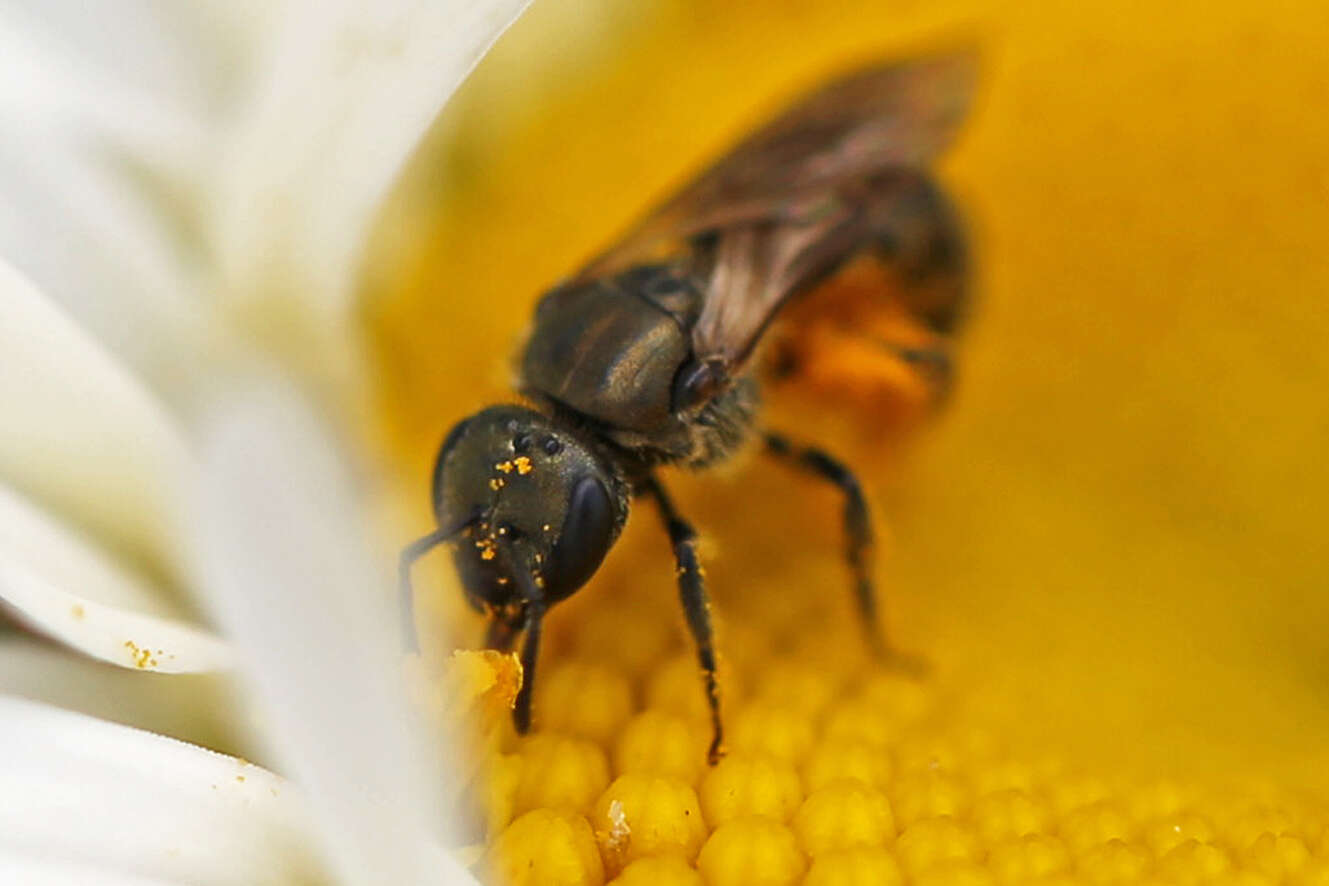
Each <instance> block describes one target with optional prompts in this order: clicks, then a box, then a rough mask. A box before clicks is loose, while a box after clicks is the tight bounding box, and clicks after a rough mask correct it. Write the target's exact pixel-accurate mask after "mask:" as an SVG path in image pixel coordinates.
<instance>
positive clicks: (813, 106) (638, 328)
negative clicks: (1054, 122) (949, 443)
mask: <svg viewBox="0 0 1329 886" xmlns="http://www.w3.org/2000/svg"><path fill="white" fill-rule="evenodd" d="M975 67H976V65H975V62H974V58H973V56H972V54H970V53H956V54H948V55H937V56H931V57H925V58H919V59H914V60H910V61H905V62H896V63H890V64H885V65H878V66H874V67H870V68H868V69H866V70H861V71H858V72H856V73H853V74H851V75H850V76H847V77H844V78H842V79H838V80H835V81H834V82H831V83H830V84H828V85H826V86H824V87H822V88H820V89H818V90H817V91H815V92H813V93H811V94H810V95H808V96H806V97H804V98H803V99H802V100H800V101H798V102H796V103H794V104H793V106H792V107H790V108H789V109H788V110H786V111H785V112H784V113H782V114H779V115H778V116H776V117H775V118H774V119H773V120H772V121H771V122H769V123H768V124H766V125H765V126H764V127H762V128H760V129H759V130H757V131H756V132H755V133H754V134H752V135H751V136H749V137H748V138H746V139H744V140H743V141H742V142H740V143H739V144H738V145H737V146H736V147H735V148H734V149H733V150H732V151H731V152H730V153H728V154H727V155H725V156H724V157H723V158H721V159H720V160H719V161H718V162H716V163H715V164H714V165H712V166H711V167H710V168H709V169H707V170H706V171H705V172H703V173H702V174H701V175H700V176H699V177H697V178H696V179H694V180H693V181H692V182H691V183H690V184H688V185H687V186H686V187H684V188H683V189H682V190H681V191H679V192H678V193H677V194H676V195H674V196H673V197H672V198H671V199H669V200H667V201H666V202H664V203H663V204H662V205H660V206H659V207H657V208H656V209H655V210H654V211H653V212H651V213H649V214H648V215H646V217H645V218H644V219H643V220H642V221H640V222H639V223H638V224H637V225H636V226H635V227H633V228H632V229H631V230H630V231H629V232H628V233H627V234H626V236H624V237H623V238H622V239H621V240H620V241H619V242H617V243H616V244H615V245H613V246H612V247H610V248H609V249H608V250H606V251H605V252H603V253H602V254H600V255H598V256H596V257H595V258H594V259H592V260H591V261H590V262H589V263H588V264H586V266H585V267H583V268H582V269H581V270H580V271H578V272H577V273H576V274H575V275H574V276H572V277H571V278H570V279H568V280H566V281H564V282H563V283H561V284H559V285H557V286H555V287H554V288H552V289H551V290H550V291H548V292H547V293H545V294H544V295H543V296H542V297H541V299H540V300H539V303H538V305H537V306H536V310H535V322H534V325H533V327H532V331H531V333H530V336H529V338H528V339H527V341H526V343H525V346H524V350H523V351H522V354H521V358H520V370H519V373H520V381H519V390H520V392H521V394H522V395H523V396H524V397H525V398H526V402H527V405H520V406H519V405H500V406H491V407H489V408H486V409H483V410H481V411H480V412H477V413H476V414H474V415H472V416H470V417H469V418H466V419H464V420H463V421H461V422H460V423H458V424H457V425H456V426H455V427H453V428H452V430H451V431H450V432H449V433H448V434H447V436H446V438H445V439H444V441H443V443H442V445H441V447H440V449H439V452H438V458H437V461H436V463H435V467H434V472H433V482H432V502H433V510H434V515H435V518H436V520H437V527H438V528H437V529H435V530H434V531H433V532H430V533H428V534H427V535H425V536H424V537H422V538H420V539H418V540H416V541H414V542H413V543H411V544H410V545H409V546H407V547H406V549H405V550H404V551H403V552H402V555H401V561H400V578H401V589H402V595H403V612H404V613H405V619H406V630H407V636H408V638H409V641H410V642H411V643H412V644H414V642H415V640H414V621H413V616H412V614H411V587H410V571H411V566H412V564H413V563H414V562H415V561H416V560H417V559H418V558H419V557H421V556H422V555H423V554H424V553H426V552H427V551H429V550H431V549H432V548H434V547H436V546H438V545H440V544H443V543H445V542H450V543H453V551H452V558H453V562H454V564H455V567H456V569H457V571H458V574H459V577H460V579H461V584H462V587H463V589H464V593H465V594H466V597H467V599H468V601H469V602H470V604H471V605H472V606H474V607H475V608H476V609H477V610H479V611H481V612H483V613H485V614H486V615H487V616H488V619H489V622H488V624H489V626H488V630H487V635H486V639H485V644H486V646H488V647H490V648H494V649H499V650H502V651H509V650H511V649H512V648H513V647H514V645H515V644H516V641H517V640H518V638H519V637H520V638H521V641H522V646H521V656H520V657H521V664H522V668H523V673H524V680H523V682H522V686H521V689H520V691H519V693H518V695H517V698H516V700H515V706H514V710H513V719H514V723H515V726H516V728H517V731H518V732H526V731H527V730H528V729H529V727H530V723H531V694H532V686H533V685H534V682H535V674H536V662H537V658H538V653H539V649H540V633H541V626H542V624H543V623H544V619H545V615H546V613H547V612H548V610H549V608H550V607H551V606H552V605H554V604H555V603H557V602H559V601H560V600H563V599H564V598H566V597H568V596H569V595H571V594H572V593H574V592H575V591H577V590H578V589H579V588H581V587H582V586H583V585H584V584H586V582H587V581H589V580H590V578H591V577H592V576H593V575H594V574H595V572H596V570H597V569H598V568H599V566H600V564H601V562H602V561H603V560H604V558H605V556H606V554H607V553H608V552H609V549H610V548H611V547H612V545H613V544H614V541H615V540H616V539H617V538H618V536H619V533H620V532H621V530H622V528H623V525H624V523H625V521H626V520H627V517H628V510H629V506H630V504H631V502H632V501H633V500H635V499H650V500H652V502H653V504H654V506H655V508H656V509H657V510H658V511H659V514H660V516H661V518H662V521H663V524H664V529H665V531H666V532H667V533H668V536H669V540H670V542H671V545H672V548H673V554H674V557H675V560H676V564H677V580H678V590H679V596H680V598H681V601H682V606H683V612H684V614H685V615H686V620H687V626H688V629H689V631H690V633H691V635H692V638H693V639H694V640H695V643H696V650H697V658H698V664H699V665H700V670H701V675H702V682H703V686H704V689H705V693H706V698H707V701H708V704H709V709H710V715H711V724H712V739H711V744H710V748H709V759H710V761H711V762H712V763H714V762H715V761H716V760H717V759H719V757H720V755H721V753H722V747H723V734H724V733H723V724H722V718H721V713H720V692H719V687H718V685H717V682H716V652H715V643H714V637H713V632H712V627H711V615H710V604H709V600H708V596H707V591H706V585H705V581H704V578H703V571H702V569H701V566H700V564H699V563H698V558H697V549H696V537H697V536H696V532H695V531H694V529H693V527H692V525H691V524H689V523H688V521H687V520H686V519H684V517H683V515H682V514H681V513H680V512H679V510H678V508H677V507H676V506H675V504H674V501H673V499H672V498H671V497H670V496H669V494H668V493H667V492H666V490H665V488H664V486H663V485H662V484H661V482H660V479H659V477H658V476H657V468H659V467H660V466H663V465H681V466H686V467H689V468H705V467H708V466H710V465H714V464H716V463H717V462H720V461H722V460H723V459H725V458H726V457H728V456H729V455H731V454H732V453H733V452H734V451H735V450H736V449H738V448H739V447H740V446H741V445H742V444H743V443H744V442H745V441H747V440H749V439H755V440H758V441H760V443H761V445H762V446H763V447H764V449H765V451H766V452H767V453H769V454H770V455H772V456H774V457H775V458H777V459H781V460H784V461H786V462H788V463H790V464H791V465H794V466H796V467H798V468H801V469H803V470H805V471H807V472H809V473H811V474H813V475H816V476H818V477H821V478H823V479H825V480H826V481H828V482H829V483H831V484H833V485H834V486H835V487H838V489H839V490H840V493H841V494H842V496H843V499H844V525H845V532H846V535H847V559H848V561H849V566H850V569H851V572H852V575H853V592H854V594H855V597H856V600H857V607H858V610H859V612H860V614H861V616H862V621H863V624H864V626H865V628H866V633H867V642H868V643H869V644H870V646H871V647H872V649H873V650H874V651H875V652H876V653H877V654H878V655H880V656H881V657H882V658H884V659H887V660H900V657H899V655H898V653H896V652H895V651H894V650H892V648H891V647H890V646H889V644H888V642H887V640H886V637H885V633H884V630H883V629H882V627H881V624H880V621H879V620H878V612H877V609H878V604H877V598H876V593H875V590H874V585H873V578H872V567H871V562H870V554H871V547H872V527H871V522H870V520H869V515H868V508H867V505H866V502H865V500H864V496H863V493H862V490H861V488H860V485H859V483H858V481H857V480H856V479H855V477H854V474H853V473H852V472H851V471H850V469H849V468H848V467H847V466H846V465H845V464H843V463H842V462H840V461H839V460H837V459H835V458H833V457H832V456H830V455H829V454H827V453H825V452H823V451H821V450H820V449H817V448H815V447H812V446H807V445H803V444H801V443H796V442H794V441H793V440H792V439H791V438H789V437H787V436H785V435H784V434H781V433H777V432H775V431H772V430H769V429H766V428H763V427H762V426H761V425H760V424H759V422H758V408H757V407H758V396H757V395H758V390H759V386H760V384H761V383H762V382H764V381H768V380H769V378H770V376H771V375H772V373H773V372H775V371H776V370H775V369H773V368H772V366H771V365H770V364H768V363H766V362H763V361H762V360H760V359H755V354H756V352H757V351H758V345H759V344H761V343H762V340H763V338H764V336H766V334H767V332H768V330H770V329H772V327H773V326H774V327H778V326H779V325H780V321H782V320H790V319H791V318H792V317H794V316H795V315H796V312H795V311H793V310H789V309H790V308H791V306H793V305H795V304H797V303H803V302H808V303H817V302H819V301H823V302H824V301H826V299H828V298H829V299H830V301H829V302H827V304H832V305H833V303H834V300H835V298H836V296H835V291H836V278H837V277H838V276H843V275H844V274H845V273H846V269H847V268H849V267H850V266H856V267H860V268H861V267H862V266H864V265H865V264H866V265H868V266H871V267H876V268H878V269H881V270H883V271H885V272H888V273H885V274H884V275H883V274H879V275H877V276H876V277H875V278H873V279H875V280H878V281H884V282H879V283H875V284H873V285H872V286H870V287H869V291H868V292H867V303H868V305H869V307H868V308H867V316H868V317H869V318H870V317H871V316H872V312H874V311H877V310H878V309H880V310H882V311H885V312H886V313H887V314H889V315H891V316H895V317H897V318H899V317H903V318H904V319H905V320H906V321H907V323H906V324H905V325H906V326H907V327H909V328H910V329H912V330H914V332H915V333H921V334H916V335H914V336H913V337H912V339H911V340H909V341H891V340H890V339H889V337H878V338H877V339H874V340H873V343H872V344H873V347H876V348H878V350H879V352H880V354H882V355H884V356H885V357H886V358H888V359H890V360H892V361H895V362H897V363H898V364H899V365H900V366H902V367H904V368H905V369H906V370H907V372H908V373H911V374H914V375H917V376H918V377H920V378H922V379H923V380H924V383H925V385H926V388H927V390H929V391H930V392H931V393H932V395H933V396H934V397H935V398H936V399H939V398H940V397H941V396H942V395H943V394H944V393H945V390H946V388H947V386H948V385H949V381H950V376H951V372H950V367H951V358H950V345H951V341H952V336H953V333H954V332H955V329H956V327H957V325H958V323H959V321H960V319H961V317H962V315H963V312H964V308H965V304H966V280H967V276H968V275H967V266H968V257H967V256H968V251H967V248H966V239H965V235H964V230H963V226H962V224H961V222H960V220H959V218H958V214H957V213H956V211H955V209H954V208H953V206H952V204H951V202H950V201H949V200H948V198H947V197H946V195H945V194H944V193H943V191H942V189H941V188H940V186H939V185H938V184H937V183H936V181H935V179H934V178H933V177H932V175H931V174H930V172H929V169H928V166H929V164H930V162H931V161H932V160H933V159H934V158H935V157H936V156H937V155H938V154H939V153H940V152H941V151H942V150H943V149H944V148H945V147H946V146H947V145H948V144H949V143H950V142H951V141H952V140H953V137H954V135H955V132H956V130H957V128H958V126H959V124H960V122H961V120H962V118H963V117H964V115H965V112H966V110H967V106H968V104H969V97H970V94H971V91H972V86H973V82H974V79H975ZM860 288H861V287H860ZM826 293H830V295H829V296H828V295H826ZM859 298H860V299H861V298H862V293H860V295H859ZM819 310H820V309H819ZM860 313H862V311H860ZM791 322H792V321H791ZM800 322H813V321H811V320H807V319H806V315H805V318H804V320H802V321H800ZM887 328H893V327H889V326H888V327H887ZM796 334H797V330H795V335H796ZM785 351H786V358H787V359H784V360H783V361H781V360H777V361H775V362H776V365H777V366H779V364H781V363H783V364H784V365H783V366H780V367H779V370H778V371H779V372H782V373H784V374H788V373H790V372H796V371H797V366H791V365H789V363H790V359H788V358H789V354H794V355H795V356H797V357H798V358H799V359H803V360H806V359H808V355H807V354H806V353H801V354H800V352H798V349H797V348H793V349H792V350H791V349H785ZM811 359H813V360H815V359H816V355H815V353H814V354H813V355H812V357H811ZM795 362H797V361H795Z"/></svg>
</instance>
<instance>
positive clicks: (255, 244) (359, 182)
mask: <svg viewBox="0 0 1329 886" xmlns="http://www.w3.org/2000/svg"><path fill="white" fill-rule="evenodd" d="M527 2H528V0H381V2H378V3H364V2H361V0H305V2H295V3H292V4H290V8H289V9H288V10H287V12H288V15H287V16H286V17H285V19H284V20H283V22H282V23H281V29H282V30H281V31H280V32H279V33H278V35H277V38H276V39H275V40H274V41H273V43H272V45H271V48H270V51H269V53H268V66H267V68H266V69H265V71H264V74H265V77H264V80H263V82H262V83H261V84H260V86H259V88H258V89H257V90H256V94H255V97H254V101H253V103H252V105H251V106H250V107H248V108H247V109H246V113H245V114H244V116H242V118H241V119H240V121H239V122H238V127H237V130H236V133H235V138H234V140H233V141H232V142H230V143H229V144H228V145H227V146H226V148H225V150H224V151H223V152H222V155H221V156H222V157H223V158H224V161H225V166H224V167H223V169H222V170H221V175H220V182H219V190H218V191H217V194H216V196H217V200H218V203H217V206H216V219H215V221H216V242H217V245H218V248H219V251H220V255H221V258H222V262H223V266H224V268H225V270H226V272H227V275H228V279H229V280H230V281H231V282H232V287H231V288H232V291H233V292H235V293H237V294H240V295H243V296H245V297H250V298H261V297H270V296H273V295H280V296H286V297H291V298H295V299H298V300H302V301H301V302H300V307H301V308H302V309H303V311H304V312H305V314H306V315H307V317H308V319H309V320H312V321H319V320H322V321H325V322H335V321H336V319H337V318H338V317H340V316H341V315H342V312H343V311H344V309H345V308H346V306H347V303H348V300H349V296H350V294H351V287H352V284H353V282H354V271H355V270H356V268H357V264H358V262H359V260H360V258H361V255H360V250H361V248H362V245H363V242H364V239H365V237H366V235H367V229H368V226H369V224H370V222H371V220H372V217H373V215H374V213H375V211H376V210H377V207H378V205H379V203H380V201H381V199H382V197H383V196H384V194H385V192H386V190H387V188H388V186H389V185H390V184H391V182H392V181H393V179H394V178H395V177H396V176H397V174H398V172H399V170H400V168H401V166H402V164H403V163H404V161H405V159H406V158H407V156H408V155H409V153H410V152H411V150H412V149H413V148H414V147H415V145H416V144H417V142H418V141H419V139H420V138H421V136H422V135H423V134H424V132H425V130H426V128H427V127H428V126H429V124H430V123H431V122H432V121H433V119H434V117H435V116H436V115H437V113H438V111H439V109H440V108H442V106H443V105H444V103H445V102H446V101H447V100H448V98H449V97H450V96H451V95H452V92H453V90H455V89H456V87H457V86H458V85H459V84H460V83H461V81H462V80H463V79H464V78H465V76H466V75H467V74H468V73H469V72H470V71H471V69H472V68H473V67H474V66H475V65H476V63H477V62H478V61H479V60H480V58H481V57H482V56H483V55H484V53H485V52H486V50H487V49H488V48H489V46H490V45H491V44H492V43H493V41H494V40H495V39H496V38H497V37H498V35H499V34H501V33H502V32H503V30H504V29H505V28H507V26H508V25H509V24H510V23H511V22H512V21H513V20H514V19H515V18H516V17H517V16H518V15H519V14H520V13H521V11H522V10H523V9H524V8H525V6H526V5H527Z"/></svg>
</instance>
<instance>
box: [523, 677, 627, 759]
mask: <svg viewBox="0 0 1329 886" xmlns="http://www.w3.org/2000/svg"><path fill="white" fill-rule="evenodd" d="M535 703H536V716H537V722H538V725H539V727H540V728H541V729H542V730H548V731H550V732H564V733H567V734H568V735H576V736H580V737H582V738H589V739H591V740H592V741H596V742H599V743H600V744H602V745H603V744H607V743H608V742H609V741H611V740H612V738H613V737H614V736H615V735H616V734H617V733H618V731H619V730H620V729H621V728H622V727H623V724H624V723H625V722H627V719H628V717H630V716H632V689H631V687H630V686H629V685H628V681H627V678H625V677H624V676H623V675H622V674H619V673H617V672H616V671H614V670H612V669H610V668H607V667H602V666H600V665H593V664H588V663H586V662H564V663H562V664H555V665H554V666H553V667H551V668H550V669H549V672H548V673H547V674H541V675H540V682H539V683H538V684H536V690H535Z"/></svg>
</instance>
